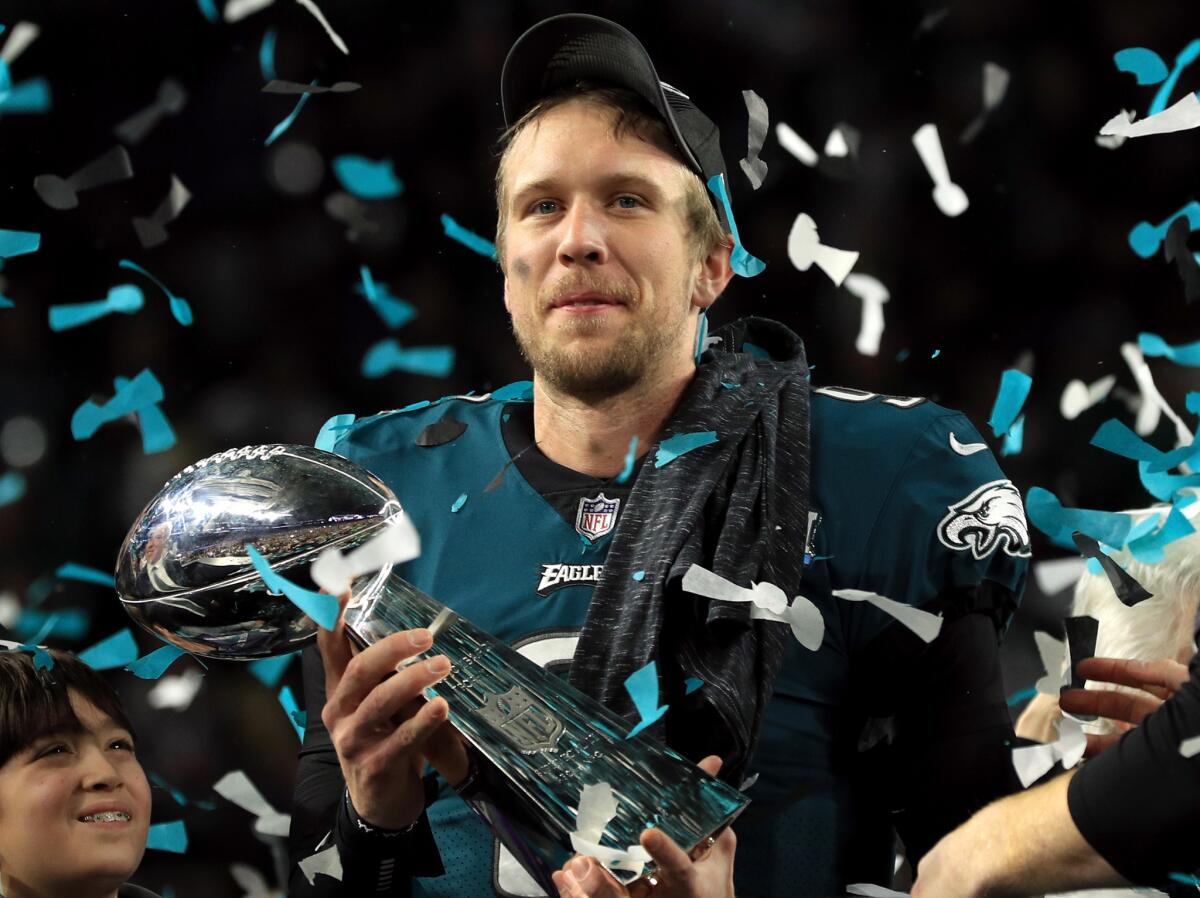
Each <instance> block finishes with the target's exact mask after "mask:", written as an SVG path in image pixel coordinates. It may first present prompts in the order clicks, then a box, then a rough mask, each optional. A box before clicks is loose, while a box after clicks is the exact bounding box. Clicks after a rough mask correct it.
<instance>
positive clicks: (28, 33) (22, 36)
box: [0, 22, 42, 67]
mask: <svg viewBox="0 0 1200 898" xmlns="http://www.w3.org/2000/svg"><path fill="white" fill-rule="evenodd" d="M41 33H42V29H41V28H39V27H38V26H37V25H35V24H33V22H17V24H16V25H13V27H12V31H10V32H9V33H8V39H7V40H6V41H5V42H4V49H3V50H0V60H3V61H4V64H5V65H7V66H9V67H11V66H12V64H13V63H14V62H16V61H17V57H18V56H20V55H21V54H22V53H24V52H25V48H26V47H28V46H29V45H30V44H32V43H33V42H34V41H35V40H37V37H38V35H39V34H41Z"/></svg>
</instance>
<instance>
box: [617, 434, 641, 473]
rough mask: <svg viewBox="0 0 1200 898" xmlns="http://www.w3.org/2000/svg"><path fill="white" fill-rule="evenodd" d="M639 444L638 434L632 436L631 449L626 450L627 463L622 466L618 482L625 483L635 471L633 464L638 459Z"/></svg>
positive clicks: (630, 440)
mask: <svg viewBox="0 0 1200 898" xmlns="http://www.w3.org/2000/svg"><path fill="white" fill-rule="evenodd" d="M637 445H638V438H637V436H636V435H634V436H632V437H630V438H629V449H628V450H627V451H626V452H625V465H624V467H622V468H621V473H620V474H618V475H617V483H624V482H625V481H626V480H628V479H629V475H630V474H632V473H633V465H634V462H636V461H637Z"/></svg>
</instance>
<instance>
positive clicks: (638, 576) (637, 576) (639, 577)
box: [632, 571, 646, 583]
mask: <svg viewBox="0 0 1200 898" xmlns="http://www.w3.org/2000/svg"><path fill="white" fill-rule="evenodd" d="M632 576H633V579H634V580H636V581H637V582H638V583H641V582H642V581H643V580H645V579H646V572H645V571H634V572H633V575H632Z"/></svg>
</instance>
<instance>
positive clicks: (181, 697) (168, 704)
mask: <svg viewBox="0 0 1200 898" xmlns="http://www.w3.org/2000/svg"><path fill="white" fill-rule="evenodd" d="M202 682H204V674H202V673H201V672H200V671H199V670H198V669H197V668H194V667H189V668H188V669H187V670H185V671H184V672H183V673H181V674H169V675H167V676H165V677H161V678H159V680H158V682H157V683H155V684H154V688H152V689H151V690H150V691H149V692H148V693H146V701H148V702H149V703H150V707H151V708H156V709H157V710H160V711H162V710H165V709H168V708H169V709H170V710H172V711H184V710H187V708H188V707H190V706H191V704H192V700H193V699H194V698H195V697H196V693H197V692H199V691H200V684H201V683H202Z"/></svg>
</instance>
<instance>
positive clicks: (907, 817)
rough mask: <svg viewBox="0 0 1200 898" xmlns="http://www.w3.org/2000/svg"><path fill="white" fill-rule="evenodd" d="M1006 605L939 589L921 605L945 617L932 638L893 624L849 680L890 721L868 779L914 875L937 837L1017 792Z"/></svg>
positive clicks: (990, 587)
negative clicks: (1002, 640) (1003, 644)
mask: <svg viewBox="0 0 1200 898" xmlns="http://www.w3.org/2000/svg"><path fill="white" fill-rule="evenodd" d="M1014 606H1015V599H1014V597H1013V596H1012V594H1011V593H1010V592H1009V591H1008V590H1007V589H1005V588H1004V587H1001V586H999V585H998V584H995V583H993V582H991V581H984V582H983V583H982V584H981V585H980V586H979V587H977V588H976V589H975V590H968V591H955V592H953V593H948V594H946V595H944V596H942V597H940V598H939V599H938V600H936V601H935V602H933V603H931V604H930V605H927V606H925V610H929V611H933V612H935V613H938V612H941V613H943V614H944V617H945V623H943V625H942V630H941V633H939V634H938V637H937V638H936V639H934V640H933V642H931V643H925V642H923V641H922V640H921V639H920V638H918V637H917V636H916V635H915V634H914V633H912V631H910V630H909V629H908V628H906V627H904V626H902V625H900V624H893V625H892V626H891V627H889V628H888V629H887V630H885V631H884V632H883V633H881V634H880V635H879V636H878V637H876V638H875V640H873V641H872V643H871V644H870V645H869V646H868V647H867V650H866V652H865V658H864V659H862V661H863V662H864V663H860V665H859V672H858V673H857V674H856V675H855V683H856V692H857V693H858V694H859V695H862V696H867V698H866V701H867V702H868V703H869V704H868V708H869V711H870V715H871V716H872V717H885V716H891V717H892V719H893V720H892V723H893V732H894V739H893V742H892V744H891V745H890V746H888V747H887V748H886V749H884V750H883V751H882V752H881V753H880V759H879V762H878V763H877V764H876V765H875V766H876V770H875V774H874V775H875V776H878V777H879V780H878V788H879V791H880V793H881V795H882V796H883V799H884V800H885V801H886V802H887V803H888V805H889V807H890V809H891V811H892V821H893V824H894V826H895V828H896V831H897V833H899V835H900V838H901V840H902V841H903V842H904V847H905V852H906V855H907V857H908V861H909V863H910V864H911V865H912V867H913V869H916V866H917V863H918V862H919V861H920V859H921V857H922V856H923V855H924V854H925V852H927V851H928V850H929V849H930V848H932V847H933V846H934V845H935V844H936V843H937V842H938V840H939V839H941V838H942V836H944V835H946V834H947V833H948V832H950V831H951V830H953V829H954V828H955V827H957V826H958V825H959V824H961V823H962V822H964V821H965V820H967V818H969V817H970V816H971V815H972V814H974V813H975V812H976V811H978V810H979V809H980V808H982V807H983V806H984V805H986V804H987V803H989V802H990V801H993V800H994V799H996V798H999V797H1001V796H1004V795H1008V794H1010V793H1012V792H1016V791H1019V790H1020V788H1021V782H1020V780H1019V779H1018V778H1017V775H1016V772H1015V770H1014V769H1013V765H1012V746H1013V739H1014V735H1013V728H1012V721H1011V718H1010V716H1009V712H1008V705H1007V703H1006V701H1005V693H1004V682H1003V678H1002V676H1001V670H1000V652H999V637H998V630H999V629H1001V628H1002V626H1003V623H1004V621H1005V620H1006V619H1007V611H1008V610H1009V609H1011V608H1012V607H1014ZM872 705H873V707H872Z"/></svg>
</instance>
